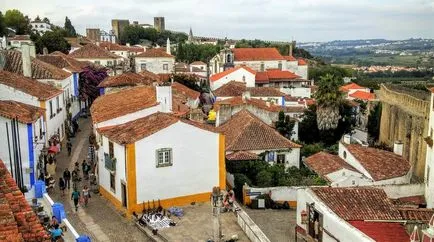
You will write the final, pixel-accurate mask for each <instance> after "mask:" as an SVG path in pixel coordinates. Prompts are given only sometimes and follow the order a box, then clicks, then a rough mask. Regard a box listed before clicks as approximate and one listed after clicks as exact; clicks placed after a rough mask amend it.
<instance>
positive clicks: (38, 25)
mask: <svg viewBox="0 0 434 242" xmlns="http://www.w3.org/2000/svg"><path fill="white" fill-rule="evenodd" d="M30 26H32V31H33V32H36V33H39V34H40V35H43V34H45V32H49V31H52V30H51V25H50V24H48V23H45V22H43V21H40V20H39V21H38V20H35V21H32V22H30Z"/></svg>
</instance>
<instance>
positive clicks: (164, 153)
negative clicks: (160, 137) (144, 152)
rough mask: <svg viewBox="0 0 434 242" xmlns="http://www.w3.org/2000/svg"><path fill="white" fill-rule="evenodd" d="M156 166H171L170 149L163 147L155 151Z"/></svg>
mask: <svg viewBox="0 0 434 242" xmlns="http://www.w3.org/2000/svg"><path fill="white" fill-rule="evenodd" d="M156 153H157V154H156V155H157V167H165V166H171V165H172V164H173V163H172V149H170V148H164V149H158V150H157V152H156Z"/></svg>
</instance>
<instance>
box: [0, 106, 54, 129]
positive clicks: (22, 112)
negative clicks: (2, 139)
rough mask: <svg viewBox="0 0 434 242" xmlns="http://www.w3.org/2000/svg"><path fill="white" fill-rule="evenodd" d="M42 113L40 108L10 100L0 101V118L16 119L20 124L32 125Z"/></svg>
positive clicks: (43, 110) (42, 110)
mask: <svg viewBox="0 0 434 242" xmlns="http://www.w3.org/2000/svg"><path fill="white" fill-rule="evenodd" d="M44 113H45V109H43V108H40V107H35V106H32V105H28V104H24V103H20V102H16V101H11V100H0V116H3V117H5V118H8V119H13V118H17V120H18V121H19V122H21V123H25V124H27V123H34V122H35V121H37V120H38V119H39V118H40V117H41V116H42V115H43V114H44Z"/></svg>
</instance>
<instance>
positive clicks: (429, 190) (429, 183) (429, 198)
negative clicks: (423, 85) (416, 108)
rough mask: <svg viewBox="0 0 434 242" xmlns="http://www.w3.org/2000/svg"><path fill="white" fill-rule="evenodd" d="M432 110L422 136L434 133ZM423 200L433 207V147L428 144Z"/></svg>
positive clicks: (432, 100) (432, 96)
mask: <svg viewBox="0 0 434 242" xmlns="http://www.w3.org/2000/svg"><path fill="white" fill-rule="evenodd" d="M433 103H434V95H433V93H431V105H433ZM431 132H432V133H434V110H433V108H430V111H429V123H428V134H423V135H424V136H431V139H433V138H434V137H433V136H434V134H433V135H431ZM424 182H425V184H426V185H425V200H426V204H427V207H428V208H434V149H433V147H430V146H429V145H428V144H427V145H426V160H425V179H424Z"/></svg>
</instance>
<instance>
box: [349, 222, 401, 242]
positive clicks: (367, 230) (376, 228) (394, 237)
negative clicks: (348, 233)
mask: <svg viewBox="0 0 434 242" xmlns="http://www.w3.org/2000/svg"><path fill="white" fill-rule="evenodd" d="M349 223H350V224H351V225H352V226H354V227H356V228H357V229H358V230H360V231H362V232H363V233H364V234H366V235H367V236H369V237H370V238H371V239H373V240H374V241H376V242H408V241H410V236H409V235H408V234H407V232H406V230H405V227H404V226H403V225H402V224H399V223H387V222H365V221H350V222H349Z"/></svg>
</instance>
